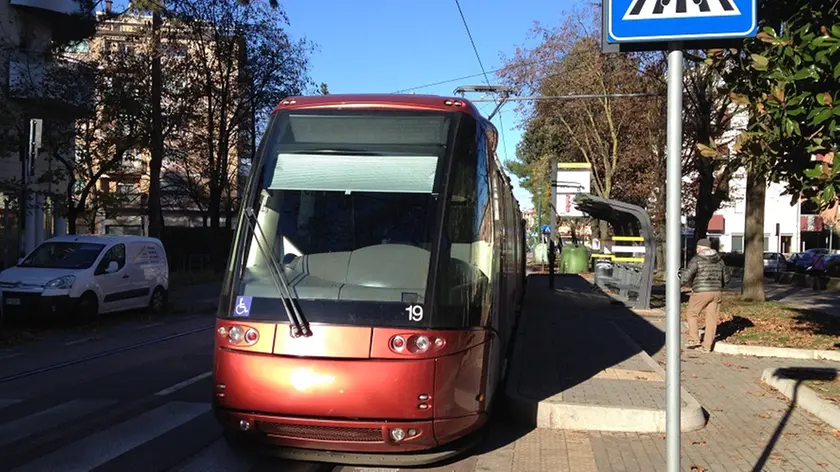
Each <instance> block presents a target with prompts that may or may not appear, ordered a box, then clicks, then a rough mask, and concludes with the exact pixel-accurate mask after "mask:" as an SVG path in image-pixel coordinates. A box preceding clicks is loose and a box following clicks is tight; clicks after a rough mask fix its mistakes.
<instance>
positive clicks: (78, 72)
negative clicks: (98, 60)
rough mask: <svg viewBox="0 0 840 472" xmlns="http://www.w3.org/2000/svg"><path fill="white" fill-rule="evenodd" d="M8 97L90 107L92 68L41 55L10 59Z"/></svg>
mask: <svg viewBox="0 0 840 472" xmlns="http://www.w3.org/2000/svg"><path fill="white" fill-rule="evenodd" d="M8 71H9V79H8V84H9V95H8V96H9V98H11V99H13V100H21V101H26V102H37V103H42V104H46V105H48V104H57V105H64V106H67V105H69V106H71V107H74V108H79V109H83V110H84V109H87V108H88V107H89V106H90V105H91V103H92V98H93V77H92V75H91V74H92V71H91V70H90V69H89V67H87V66H86V65H84V64H82V63H80V62H76V61H68V60H63V59H54V58H49V57H46V56H44V55H39V54H17V55H14V56H12V57H11V58H10V59H9V66H8Z"/></svg>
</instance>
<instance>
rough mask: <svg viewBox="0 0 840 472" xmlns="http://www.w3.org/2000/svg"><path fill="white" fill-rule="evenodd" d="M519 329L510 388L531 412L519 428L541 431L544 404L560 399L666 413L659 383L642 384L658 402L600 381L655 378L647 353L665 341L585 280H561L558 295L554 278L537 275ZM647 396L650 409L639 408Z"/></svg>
mask: <svg viewBox="0 0 840 472" xmlns="http://www.w3.org/2000/svg"><path fill="white" fill-rule="evenodd" d="M520 324H521V326H520V328H519V332H518V336H517V340H516V344H517V345H516V347H515V358H514V360H513V362H512V369H511V378H510V380H509V381H510V382H514V384H513V385H512V386H511V387H512V388H513V390H514V391H515V394H516V395H518V396H519V397H523V398H525V399H527V400H528V403H530V404H531V405H529V408H528V410H529V411H521V412H520V413H521V414H523V415H526V417H525V418H519V421H526V422H527V423H528V424H531V425H534V424H536V422H537V418H536V410H537V404H538V403H539V402H541V401H543V400H546V399H549V398H554V399H556V398H558V396H559V397H561V398H562V402H563V403H566V402H568V403H577V404H581V403H583V404H595V405H599V406H619V407H620V406H626V407H649V408H659V407H664V405H660V404H659V403H664V395H659V394H658V393H657V392H658V390H656V391H654V389H657V388H658V386H653V385H651V384H653V383H654V382H642V381H636V383H638V384H639V385H635V387H636V388H641V389H648V388H649V389H651V395H639V396H633V395H630V394H629V392H627V391H625V390H622V389H621V388H620V387H618V388H617V389H615V391H610V388H611V387H612V386H613V385H615V386H617V385H618V384H613V383H612V382H616V380H614V379H609V380H607V379H603V378H597V379H596V378H595V377H596V376H597V375H598V374H599V373H602V372H604V371H605V370H606V369H610V368H613V369H619V370H621V371H623V372H626V373H627V375H630V376H631V378H629V379H624V380H627V381H628V382H634V381H635V380H634V379H633V378H632V376H633V375H636V374H634V373H638V372H640V371H641V372H643V373H644V372H650V371H651V369H652V367H651V365H650V359H649V358H648V359H647V360H646V356H645V354H647V353H650V352H656V351H658V350H659V349H661V348H662V346H663V345H664V343H665V334H664V333H663V332H662V331H661V330H660V329H659V328H657V327H656V326H654V325H652V324H650V323H649V322H648V321H647V320H645V319H644V318H642V317H641V316H639V315H638V314H636V313H635V312H634V311H632V310H631V309H630V308H628V307H626V306H624V305H621V304H616V303H615V301H614V299H612V298H611V297H609V296H608V295H606V294H605V293H604V292H603V291H601V290H600V289H599V288H597V287H596V286H594V285H593V284H591V283H589V282H587V281H586V280H585V279H584V278H583V277H581V276H579V275H557V276H556V277H555V289H554V290H551V289H550V288H549V287H548V277H547V276H541V275H532V276H530V277H529V279H528V290H527V292H526V296H525V302H524V306H523V313H522V318H521V320H520ZM619 324H620V325H621V326H622V327H619ZM625 326H629V327H631V328H632V332H633V334H632V336H631V335H628V334H626V331H627V330H626V329H622V328H623V327H625ZM643 351H644V352H645V354H643ZM631 397H632V398H631ZM637 397H639V398H637ZM646 397H649V398H648V399H647V403H646V404H636V403H640V402H641V403H645V402H644V400H643V399H644V398H646ZM658 397H662V398H661V399H660V398H658ZM628 403H629V404H628Z"/></svg>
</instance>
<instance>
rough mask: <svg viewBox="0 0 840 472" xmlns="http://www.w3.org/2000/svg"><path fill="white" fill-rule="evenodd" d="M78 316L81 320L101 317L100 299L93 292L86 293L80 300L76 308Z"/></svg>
mask: <svg viewBox="0 0 840 472" xmlns="http://www.w3.org/2000/svg"><path fill="white" fill-rule="evenodd" d="M76 314H77V317H78V318H79V319H82V320H89V319H92V318H96V317H97V316H99V298H97V297H96V294H95V293H93V292H85V293H84V294H82V297H81V298H80V299H79V304H78V306H77V307H76Z"/></svg>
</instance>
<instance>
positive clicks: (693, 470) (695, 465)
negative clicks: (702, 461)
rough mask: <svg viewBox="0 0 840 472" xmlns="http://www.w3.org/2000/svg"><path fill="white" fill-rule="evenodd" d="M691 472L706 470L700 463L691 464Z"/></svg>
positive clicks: (703, 471) (704, 471)
mask: <svg viewBox="0 0 840 472" xmlns="http://www.w3.org/2000/svg"><path fill="white" fill-rule="evenodd" d="M691 472H706V468H705V467H703V466H702V465H697V464H694V465H692V466H691Z"/></svg>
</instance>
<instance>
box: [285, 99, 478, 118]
mask: <svg viewBox="0 0 840 472" xmlns="http://www.w3.org/2000/svg"><path fill="white" fill-rule="evenodd" d="M447 101H451V102H453V103H456V102H461V103H463V104H464V106H460V107H457V106H454V105H451V104H450V105H447V104H446V102H447ZM317 108H331V109H340V108H373V109H397V110H428V111H464V112H466V113H468V114H470V115H472V116H474V117H476V118H483V119H486V118H485V117H483V116H482V115H481V112H479V111H478V108H476V106H475V105H474V104H473V103H472V102H471V101H469V100H467V99H466V98H461V97H445V96H440V95H410V94H393V93H390V94H385V93H381V94H337V95H312V96H300V97H289V98H286V99H285V100H283V101H282V102H280V104H279V105H277V107H276V108H275V109H274V111H275V112H276V111H279V110H305V109H317Z"/></svg>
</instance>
